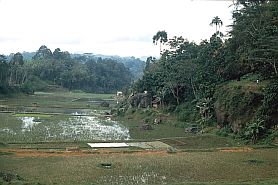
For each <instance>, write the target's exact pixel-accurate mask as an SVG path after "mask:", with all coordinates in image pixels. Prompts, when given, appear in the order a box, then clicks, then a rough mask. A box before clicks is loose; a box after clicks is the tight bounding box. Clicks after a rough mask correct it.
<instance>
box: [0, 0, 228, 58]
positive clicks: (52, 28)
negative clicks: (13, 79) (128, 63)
mask: <svg viewBox="0 0 278 185" xmlns="http://www.w3.org/2000/svg"><path fill="white" fill-rule="evenodd" d="M231 4H232V0H226V1H224V0H222V1H221V0H215V1H207V0H0V23H1V27H0V54H9V53H16V52H23V51H36V50H38V48H39V47H40V46H41V45H46V46H47V47H48V48H50V49H51V50H52V51H54V49H55V48H60V49H61V50H62V51H69V52H72V53H84V52H87V53H88V52H91V53H95V54H108V55H120V56H135V57H141V56H157V55H159V47H158V46H155V45H153V43H152V37H153V35H155V34H156V32H157V31H159V30H165V31H166V32H167V33H168V37H173V36H183V37H184V38H187V39H188V40H189V41H193V40H194V41H195V42H197V43H199V42H200V41H201V40H202V39H208V38H209V37H210V36H211V35H212V34H213V32H214V31H215V28H214V27H211V26H209V23H210V22H211V20H212V18H213V17H215V16H219V17H220V18H221V20H222V21H223V23H224V26H223V27H222V28H221V31H222V32H225V31H226V30H227V29H228V28H227V27H225V26H226V25H229V24H231V22H232V21H231V17H232V16H231V10H232V8H229V6H230V5H231Z"/></svg>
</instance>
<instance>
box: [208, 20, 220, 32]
mask: <svg viewBox="0 0 278 185" xmlns="http://www.w3.org/2000/svg"><path fill="white" fill-rule="evenodd" d="M209 25H210V26H215V30H216V31H215V32H216V33H217V31H218V30H217V29H218V28H219V29H220V27H221V26H223V22H222V20H221V19H220V18H219V17H218V16H216V17H214V18H213V19H212V21H211V23H210V24H209Z"/></svg>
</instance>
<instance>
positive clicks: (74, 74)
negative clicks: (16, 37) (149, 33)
mask: <svg viewBox="0 0 278 185" xmlns="http://www.w3.org/2000/svg"><path fill="white" fill-rule="evenodd" d="M10 58H11V59H10V61H9V62H7V58H6V57H5V56H4V55H1V57H0V60H1V61H0V65H1V68H0V69H1V71H0V74H1V76H0V80H1V93H5V92H8V91H9V89H10V90H12V89H13V90H21V91H22V90H23V91H25V92H33V91H34V90H43V88H47V86H48V85H59V86H62V87H65V88H68V89H70V90H71V89H81V90H85V91H89V92H98V93H108V92H115V91H117V90H120V89H122V88H124V87H127V86H129V85H130V83H131V81H132V79H133V76H132V74H131V72H130V71H129V70H128V69H127V68H126V67H125V65H124V64H123V63H121V62H117V61H115V60H113V59H108V58H107V59H101V58H99V59H95V58H89V59H88V58H86V57H85V59H84V58H82V57H79V58H77V57H74V58H73V57H71V55H70V53H69V52H67V51H61V50H60V48H57V49H55V50H54V52H53V53H52V51H51V50H50V49H49V48H47V47H46V46H45V45H43V46H41V47H40V48H39V50H38V51H37V52H36V53H35V54H34V56H33V57H32V59H31V60H29V61H24V60H23V55H22V54H21V53H16V54H13V55H11V57H10Z"/></svg>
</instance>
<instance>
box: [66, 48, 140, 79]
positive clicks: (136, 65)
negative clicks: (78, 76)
mask: <svg viewBox="0 0 278 185" xmlns="http://www.w3.org/2000/svg"><path fill="white" fill-rule="evenodd" d="M71 57H72V58H78V59H79V60H80V59H81V61H82V60H83V62H86V61H87V60H90V59H94V60H98V59H99V58H102V59H112V60H114V61H117V62H120V63H123V64H124V65H125V67H126V68H128V69H129V70H130V72H131V73H132V75H133V76H134V78H135V79H139V78H140V77H142V76H143V71H144V69H145V62H144V61H143V60H141V59H139V58H135V57H133V56H131V57H120V56H117V55H102V54H93V53H84V54H71ZM135 79H134V80H135Z"/></svg>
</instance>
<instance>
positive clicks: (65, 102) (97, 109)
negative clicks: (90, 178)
mask: <svg viewBox="0 0 278 185" xmlns="http://www.w3.org/2000/svg"><path fill="white" fill-rule="evenodd" d="M112 97H113V96H112V95H93V94H87V93H43V92H40V93H36V94H35V95H31V96H24V95H21V96H18V97H14V98H6V99H2V101H1V102H0V103H1V107H2V109H6V110H3V111H2V113H0V118H1V119H0V140H1V141H2V142H7V143H11V142H43V141H46V142H48V141H90V140H101V141H110V140H128V139H130V135H129V130H128V129H127V128H126V127H125V126H123V125H121V124H120V123H118V122H117V121H113V120H111V118H110V117H109V116H107V114H109V113H110V110H107V108H104V107H101V106H100V104H101V103H102V102H107V103H109V105H111V104H113V103H114V101H113V99H111V98H112Z"/></svg>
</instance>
